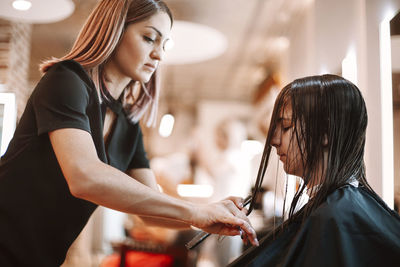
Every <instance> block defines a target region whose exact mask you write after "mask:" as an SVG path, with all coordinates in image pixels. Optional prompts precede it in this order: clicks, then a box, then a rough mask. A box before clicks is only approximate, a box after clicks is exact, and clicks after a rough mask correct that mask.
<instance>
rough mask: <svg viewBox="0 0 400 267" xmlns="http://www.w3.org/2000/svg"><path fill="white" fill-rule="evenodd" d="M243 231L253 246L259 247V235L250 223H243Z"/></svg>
mask: <svg viewBox="0 0 400 267" xmlns="http://www.w3.org/2000/svg"><path fill="white" fill-rule="evenodd" d="M240 227H241V228H242V230H243V231H244V234H245V235H246V236H247V238H248V239H249V241H250V242H251V244H253V245H254V246H258V245H259V243H258V239H257V234H256V231H255V230H254V229H253V227H252V226H251V224H250V223H248V222H246V221H243V224H242V225H241V226H240Z"/></svg>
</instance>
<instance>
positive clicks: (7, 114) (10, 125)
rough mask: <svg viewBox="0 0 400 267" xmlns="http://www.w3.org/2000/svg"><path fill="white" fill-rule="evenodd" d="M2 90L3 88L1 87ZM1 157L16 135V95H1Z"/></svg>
mask: <svg viewBox="0 0 400 267" xmlns="http://www.w3.org/2000/svg"><path fill="white" fill-rule="evenodd" d="M0 89H1V86H0ZM0 108H1V112H0V114H2V116H0V155H3V154H4V153H5V152H6V150H7V147H8V143H9V142H10V140H11V138H12V137H13V135H14V130H15V124H16V118H17V113H16V107H15V94H13V93H0Z"/></svg>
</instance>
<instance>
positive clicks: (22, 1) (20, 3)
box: [12, 0, 32, 11]
mask: <svg viewBox="0 0 400 267" xmlns="http://www.w3.org/2000/svg"><path fill="white" fill-rule="evenodd" d="M12 6H13V8H15V9H16V10H21V11H26V10H28V9H30V8H31V6H32V3H31V1H27V0H15V1H14V2H13V3H12Z"/></svg>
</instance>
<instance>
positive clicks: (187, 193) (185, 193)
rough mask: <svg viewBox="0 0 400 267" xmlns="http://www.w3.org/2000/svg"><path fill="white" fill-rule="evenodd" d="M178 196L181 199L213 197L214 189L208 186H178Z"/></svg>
mask: <svg viewBox="0 0 400 267" xmlns="http://www.w3.org/2000/svg"><path fill="white" fill-rule="evenodd" d="M177 191H178V195H180V196H181V197H205V198H206V197H211V196H212V194H213V193H214V188H213V187H212V186H211V185H208V184H201V185H200V184H178V188H177Z"/></svg>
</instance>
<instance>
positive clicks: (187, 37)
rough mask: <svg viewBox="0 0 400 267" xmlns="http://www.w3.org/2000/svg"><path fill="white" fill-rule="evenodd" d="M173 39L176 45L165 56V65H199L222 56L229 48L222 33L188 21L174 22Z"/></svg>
mask: <svg viewBox="0 0 400 267" xmlns="http://www.w3.org/2000/svg"><path fill="white" fill-rule="evenodd" d="M171 39H172V41H173V43H174V45H173V47H172V48H170V49H168V51H167V53H166V55H165V59H164V60H163V62H164V63H165V64H177V65H178V64H193V63H199V62H202V61H205V60H209V59H212V58H215V57H218V56H220V55H221V54H223V53H224V52H225V51H226V49H227V47H228V41H227V39H226V37H225V36H224V35H223V34H222V33H221V32H219V31H217V30H216V29H214V28H211V27H209V26H205V25H202V24H198V23H193V22H188V21H179V20H178V21H174V25H173V27H172V30H171Z"/></svg>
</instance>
